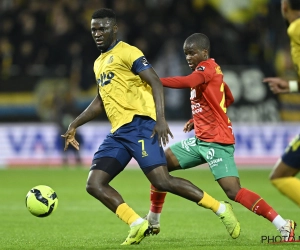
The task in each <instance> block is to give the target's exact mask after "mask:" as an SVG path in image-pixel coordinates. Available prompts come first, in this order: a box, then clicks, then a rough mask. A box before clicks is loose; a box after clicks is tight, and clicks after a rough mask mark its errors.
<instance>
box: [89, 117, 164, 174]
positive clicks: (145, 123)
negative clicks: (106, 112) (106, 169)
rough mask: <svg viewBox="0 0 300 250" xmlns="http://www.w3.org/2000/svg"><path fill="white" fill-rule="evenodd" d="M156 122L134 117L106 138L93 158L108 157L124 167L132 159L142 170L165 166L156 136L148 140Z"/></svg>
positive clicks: (162, 151) (150, 119)
mask: <svg viewBox="0 0 300 250" xmlns="http://www.w3.org/2000/svg"><path fill="white" fill-rule="evenodd" d="M155 124H156V122H155V121H154V120H153V119H152V118H150V117H147V116H135V117H134V118H133V120H132V121H131V122H130V123H127V124H125V125H123V126H122V127H120V128H119V129H117V130H116V131H115V132H114V133H110V134H108V135H107V136H106V138H105V140H104V141H103V143H102V144H101V145H100V147H99V149H98V150H97V152H96V153H95V154H94V158H93V160H95V159H98V158H102V157H110V158H115V159H117V160H118V161H119V162H120V163H121V165H122V166H123V167H125V166H126V165H127V164H128V163H129V161H130V160H131V158H132V157H133V158H134V159H135V160H136V161H137V162H138V164H139V166H140V167H141V168H142V169H144V168H147V167H153V166H161V165H164V166H166V165H167V160H166V157H165V153H164V150H163V148H162V147H160V146H159V144H158V140H157V135H155V136H154V137H153V138H150V136H151V135H152V131H153V128H154V126H155Z"/></svg>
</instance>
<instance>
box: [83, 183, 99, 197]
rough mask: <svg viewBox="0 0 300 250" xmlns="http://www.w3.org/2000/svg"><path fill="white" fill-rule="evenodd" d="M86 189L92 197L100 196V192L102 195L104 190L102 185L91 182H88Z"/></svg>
mask: <svg viewBox="0 0 300 250" xmlns="http://www.w3.org/2000/svg"><path fill="white" fill-rule="evenodd" d="M85 189H86V191H87V192H88V193H89V194H90V195H92V196H97V194H99V192H100V193H101V190H102V188H101V185H98V184H97V183H93V182H89V181H88V182H87V184H86V187H85Z"/></svg>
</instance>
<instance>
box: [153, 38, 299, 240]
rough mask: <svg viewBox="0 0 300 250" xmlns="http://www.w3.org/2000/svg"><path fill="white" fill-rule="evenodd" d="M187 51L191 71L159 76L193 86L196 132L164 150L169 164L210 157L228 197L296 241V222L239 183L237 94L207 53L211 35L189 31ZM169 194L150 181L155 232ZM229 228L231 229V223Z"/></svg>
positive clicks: (172, 83)
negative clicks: (233, 118)
mask: <svg viewBox="0 0 300 250" xmlns="http://www.w3.org/2000/svg"><path fill="white" fill-rule="evenodd" d="M183 51H184V53H185V56H186V60H187V63H188V65H189V67H190V68H191V69H192V70H193V72H192V74H190V75H188V76H177V77H167V78H161V81H162V83H163V85H164V86H165V87H169V88H177V89H180V88H190V89H191V97H190V100H191V109H192V113H193V119H192V120H190V121H189V122H188V123H187V124H186V125H185V127H184V131H185V132H186V131H190V130H192V129H193V128H194V129H195V136H193V137H191V138H188V139H185V140H182V141H181V142H178V143H175V144H173V145H171V146H170V147H169V148H167V149H166V150H165V154H166V157H167V164H168V170H169V171H174V170H178V169H187V168H192V167H196V166H198V165H201V164H204V163H208V165H209V168H210V170H211V172H212V174H213V175H214V177H215V180H216V181H218V183H219V185H220V186H221V187H222V189H223V190H224V192H225V193H226V195H227V196H228V198H229V199H231V200H233V201H235V202H238V203H240V204H241V205H243V206H244V207H246V208H248V209H249V210H250V211H252V212H254V213H255V214H257V215H261V216H263V217H265V218H266V219H267V220H269V221H270V222H272V223H273V224H274V226H275V227H276V228H277V229H278V230H279V231H280V233H281V235H282V240H283V241H292V240H293V237H294V229H295V227H296V223H295V222H294V221H293V220H285V219H283V218H282V217H281V216H280V215H278V213H277V212H276V211H275V210H274V209H273V208H272V207H271V206H270V205H269V204H268V203H267V202H265V200H264V199H263V198H261V197H260V196H259V195H258V194H256V193H254V192H252V191H250V190H248V189H246V188H242V187H241V184H240V179H239V175H238V170H237V167H236V164H235V161H234V143H235V138H234V135H233V131H232V125H231V122H230V120H229V118H228V116H227V115H226V111H227V107H228V106H229V105H230V104H231V103H232V102H233V97H232V94H231V92H230V89H229V88H228V86H227V85H226V83H225V82H224V80H223V73H222V71H221V68H220V66H219V65H218V64H217V63H216V62H215V60H214V59H212V58H209V51H210V42H209V39H208V37H207V36H206V35H204V34H201V33H196V34H193V35H191V36H190V37H188V38H187V39H186V40H185V42H184V45H183ZM165 195H166V193H164V192H160V191H159V190H157V189H156V188H155V187H154V186H151V197H150V199H151V206H150V211H149V213H148V215H147V219H148V220H149V222H150V224H152V225H153V227H154V228H156V230H155V231H154V232H156V233H158V232H159V230H160V225H159V222H160V221H159V220H160V214H161V210H162V207H163V203H164V198H165ZM204 197H205V196H204ZM228 208H229V207H228V206H223V208H222V207H220V208H219V209H218V211H215V212H216V214H217V215H219V216H220V213H224V211H226V209H228ZM223 222H224V221H223ZM224 223H226V222H224ZM227 229H228V231H229V230H230V227H227ZM229 233H230V231H229Z"/></svg>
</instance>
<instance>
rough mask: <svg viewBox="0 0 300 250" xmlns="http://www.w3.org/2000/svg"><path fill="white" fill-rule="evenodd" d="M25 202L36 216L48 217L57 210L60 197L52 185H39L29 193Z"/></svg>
mask: <svg viewBox="0 0 300 250" xmlns="http://www.w3.org/2000/svg"><path fill="white" fill-rule="evenodd" d="M25 204H26V207H27V209H28V211H29V212H30V213H31V214H33V215H34V216H37V217H47V216H49V215H50V214H52V213H53V212H54V211H55V210H56V208H57V205H58V198H57V195H56V193H55V192H54V190H53V189H52V188H51V187H48V186H45V185H38V186H35V187H33V188H32V189H31V190H30V191H29V192H28V193H27V195H26V199H25Z"/></svg>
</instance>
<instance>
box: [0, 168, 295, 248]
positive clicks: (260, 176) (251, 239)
mask: <svg viewBox="0 0 300 250" xmlns="http://www.w3.org/2000/svg"><path fill="white" fill-rule="evenodd" d="M269 172H270V170H266V169H265V170H245V169H241V170H240V176H241V184H242V186H243V187H246V188H249V189H251V190H253V191H255V192H257V193H259V194H260V195H261V196H262V197H264V198H265V200H266V201H267V202H268V203H269V204H270V205H272V206H273V207H274V208H275V209H276V210H277V212H279V213H280V214H281V215H282V216H283V217H284V218H292V219H294V220H296V221H298V223H299V226H300V216H299V214H300V213H299V207H297V206H296V205H295V204H294V203H292V202H291V201H290V200H288V199H287V198H286V197H284V196H282V195H281V194H280V193H279V192H278V191H277V190H276V189H275V188H274V187H273V186H272V185H271V184H270V182H269V181H268V174H269ZM172 174H173V175H176V176H180V177H183V178H187V179H189V180H191V181H192V182H194V183H195V184H196V185H197V186H199V187H201V188H202V189H203V190H205V191H206V192H208V193H209V194H210V195H212V196H214V197H215V198H217V199H219V200H227V198H226V196H225V195H224V193H223V191H222V190H221V188H220V187H219V186H218V184H217V182H215V181H214V179H213V177H212V175H211V173H210V172H209V171H208V170H206V169H191V170H187V171H177V172H174V173H172ZM87 175H88V169H72V168H70V169H68V168H62V169H49V168H42V169H6V170H5V169H4V170H1V171H0V185H1V189H0V249H32V250H36V249H37V250H38V249H51V250H53V249H54V250H56V249H57V250H63V249H72V250H76V249H93V250H95V249H124V248H127V249H128V248H130V249H203V250H207V249H228V250H229V249H239V250H240V249H241V250H243V249H300V243H281V244H267V243H262V242H261V237H262V236H270V237H272V236H276V235H279V233H278V231H277V230H276V229H275V227H274V226H273V225H272V224H271V223H270V222H268V221H267V220H266V219H264V218H263V217H259V216H257V215H255V214H253V213H251V212H250V211H248V210H247V209H245V208H244V207H242V206H241V205H240V204H237V203H233V208H234V211H235V213H236V215H237V217H238V218H239V221H240V223H241V228H242V232H241V235H240V237H239V238H238V239H236V240H233V239H231V238H230V236H229V235H228V233H227V231H226V229H225V228H224V226H223V224H222V223H221V221H220V220H219V219H218V217H217V216H216V215H214V214H213V213H212V212H211V211H210V210H206V209H204V208H202V207H199V206H197V205H196V204H194V203H192V202H190V201H187V200H184V199H182V198H179V197H176V196H174V195H172V194H168V195H167V198H166V203H165V206H164V208H163V213H162V216H161V233H160V234H159V235H157V236H150V237H147V238H145V239H144V240H143V241H142V242H141V243H140V244H139V245H133V246H120V244H121V243H122V242H123V241H124V239H125V238H126V237H127V234H128V230H129V227H128V225H126V224H125V223H123V222H122V221H121V220H120V219H118V218H117V217H116V215H115V214H113V213H112V212H110V211H109V210H108V209H107V208H105V207H104V206H103V205H102V204H101V203H100V202H98V201H97V200H96V199H94V198H93V197H91V196H89V195H88V194H87V193H86V191H85V183H86V179H87ZM39 184H44V185H49V186H51V187H52V188H53V189H54V190H55V191H56V192H57V195H58V199H59V204H58V208H57V210H56V211H55V213H54V214H52V215H51V216H49V217H47V218H37V217H34V216H33V215H31V214H30V213H29V212H28V211H27V209H26V207H25V196H26V194H27V192H28V191H29V190H30V188H32V187H33V186H36V185H39ZM112 186H113V187H114V188H116V189H117V190H118V191H119V192H120V193H121V194H122V196H123V198H124V199H125V201H126V202H127V203H128V204H129V206H131V207H132V208H133V209H135V211H136V212H137V213H139V214H140V215H141V216H144V215H145V214H146V213H147V212H148V210H149V183H148V181H147V179H146V177H145V176H144V175H143V173H142V171H140V170H137V169H125V171H123V172H122V173H121V174H120V175H119V176H117V178H116V179H115V180H114V181H113V182H112ZM291 192H292V190H291ZM299 232H300V230H299V231H297V230H296V237H297V239H298V237H299V235H300V233H299Z"/></svg>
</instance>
